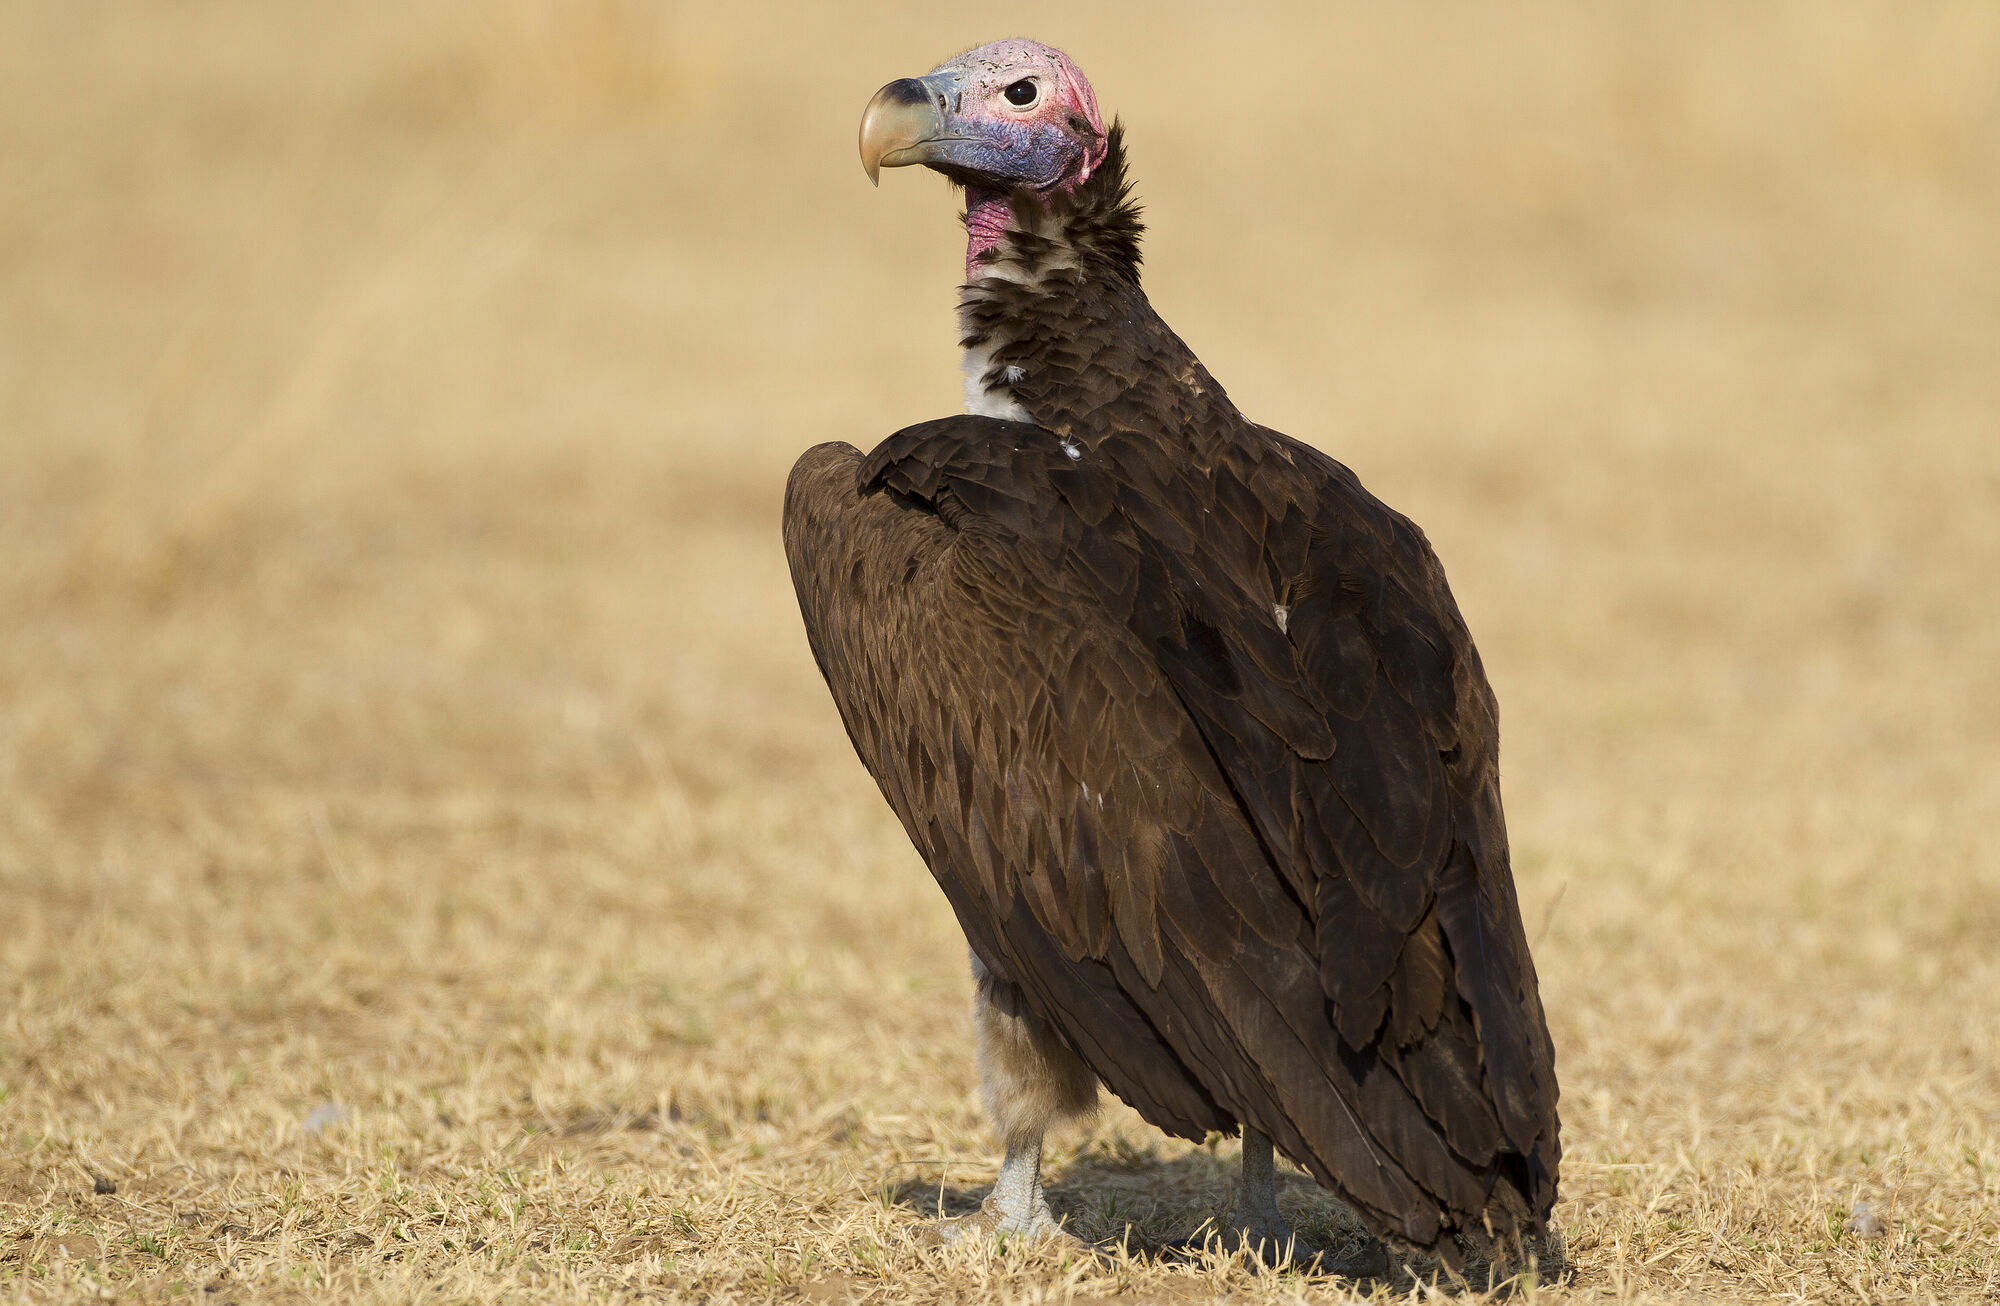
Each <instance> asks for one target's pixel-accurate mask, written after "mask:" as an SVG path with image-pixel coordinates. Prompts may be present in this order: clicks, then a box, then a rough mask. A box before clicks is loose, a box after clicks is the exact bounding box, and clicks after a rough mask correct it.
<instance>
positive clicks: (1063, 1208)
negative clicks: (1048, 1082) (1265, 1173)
mask: <svg viewBox="0 0 2000 1306" xmlns="http://www.w3.org/2000/svg"><path fill="white" fill-rule="evenodd" d="M1236 1166H1237V1162H1236V1158H1235V1155H1234V1154H1233V1153H1227V1154H1222V1155H1218V1154H1216V1153H1215V1152H1212V1151H1209V1150H1202V1151H1196V1152H1190V1153H1187V1154H1186V1155H1183V1156H1180V1157H1177V1158H1174V1159H1172V1160H1161V1159H1158V1158H1156V1157H1153V1156H1152V1155H1150V1154H1149V1153H1147V1152H1144V1151H1135V1150H1133V1149H1130V1148H1129V1147H1128V1146H1126V1145H1125V1144H1124V1140H1123V1139H1116V1140H1113V1142H1112V1144H1110V1145H1108V1146H1090V1147H1087V1148H1086V1149H1085V1150H1084V1151H1082V1152H1081V1153H1079V1154H1078V1155H1077V1156H1076V1157H1075V1158H1074V1159H1073V1160H1070V1161H1068V1162H1063V1163H1059V1164H1056V1165H1052V1166H1050V1167H1049V1169H1048V1170H1047V1172H1046V1173H1045V1174H1044V1180H1045V1182H1046V1184H1047V1191H1048V1199H1049V1209H1050V1210H1051V1211H1053V1212H1054V1213H1055V1216H1056V1218H1057V1219H1058V1220H1060V1221H1062V1223H1063V1226H1064V1227H1065V1228H1067V1229H1069V1230H1071V1231H1072V1232H1074V1233H1075V1234H1076V1235H1077V1236H1078V1237H1080V1238H1083V1239H1084V1240H1085V1241H1086V1242H1090V1243H1093V1244H1095V1245H1097V1246H1098V1247H1100V1248H1104V1249H1106V1250H1111V1249H1116V1248H1119V1247H1121V1246H1122V1247H1123V1248H1125V1249H1126V1250H1127V1251H1129V1252H1130V1254H1131V1255H1132V1256H1133V1257H1134V1258H1136V1259H1140V1260H1146V1261H1157V1262H1163V1263H1171V1262H1186V1261H1194V1260H1198V1259H1200V1258H1201V1257H1202V1256H1203V1255H1205V1254H1206V1253H1205V1252H1204V1251H1203V1250H1202V1244H1203V1240H1204V1239H1205V1238H1207V1237H1209V1236H1212V1235H1213V1234H1214V1233H1215V1231H1216V1230H1217V1229H1218V1228H1219V1227H1221V1225H1222V1222H1223V1220H1224V1218H1225V1217H1226V1215H1227V1214H1228V1212H1229V1210H1230V1205H1231V1203H1232V1201H1233V1200H1234V1198H1235V1194H1236V1173H1237V1171H1236ZM989 1187H990V1185H989V1184H987V1183H983V1182H982V1183H978V1184H957V1185H954V1184H950V1183H944V1182H941V1181H940V1180H938V1179H935V1178H930V1179H922V1178H911V1179H905V1180H902V1181H900V1182H897V1183H894V1184H892V1185H889V1186H887V1187H886V1188H885V1190H884V1196H885V1198H886V1200H887V1201H888V1202H889V1204H890V1205H892V1206H894V1207H897V1208H900V1209H901V1210H903V1211H906V1212H908V1213H909V1214H910V1215H912V1216H914V1217H916V1218H917V1219H920V1220H924V1221H931V1220H940V1219H950V1218H952V1217H954V1216H961V1215H969V1214H971V1213H972V1212H974V1211H977V1210H978V1209H979V1205H980V1203H981V1202H983V1201H984V1200H985V1199H986V1194H987V1191H988V1188H989ZM1278 1202H1279V1206H1280V1208H1281V1209H1282V1210H1283V1211H1284V1213H1285V1217H1286V1219H1288V1220H1289V1221H1290V1222H1291V1224H1292V1227H1293V1228H1294V1229H1295V1230H1296V1231H1297V1232H1298V1234H1299V1237H1300V1240H1301V1241H1302V1242H1307V1243H1310V1244H1311V1245H1312V1246H1315V1247H1319V1248H1323V1249H1324V1250H1325V1252H1326V1253H1327V1256H1328V1259H1329V1260H1337V1261H1352V1260H1354V1259H1356V1258H1358V1257H1359V1256H1360V1255H1361V1253H1362V1252H1363V1251H1364V1250H1365V1249H1366V1248H1367V1246H1368V1245H1369V1237H1368V1232H1367V1230H1366V1228H1365V1227H1364V1226H1363V1225H1362V1224H1361V1222H1360V1221H1359V1220H1358V1219H1357V1218H1355V1216H1354V1215H1353V1214H1352V1213H1351V1212H1350V1211H1348V1210H1347V1208H1346V1207H1345V1206H1343V1205H1342V1204H1341V1203H1340V1202H1339V1201H1337V1200H1336V1199H1335V1198H1333V1197H1332V1196H1331V1195H1330V1194H1328V1193H1327V1192H1326V1191H1325V1190H1324V1189H1322V1188H1321V1187H1320V1186H1319V1185H1318V1184H1316V1183H1314V1182H1313V1181H1312V1179H1311V1178H1309V1177H1308V1176H1306V1175H1303V1174H1299V1173H1296V1172H1292V1173H1280V1174H1279V1176H1278ZM1291 1272H1302V1273H1306V1274H1308V1275H1311V1274H1312V1273H1313V1271H1312V1270H1310V1269H1309V1268H1303V1267H1291ZM1462 1274H1463V1277H1460V1278H1458V1279H1457V1281H1456V1282H1454V1281H1453V1279H1454V1276H1452V1275H1451V1274H1450V1272H1449V1271H1447V1270H1446V1269H1445V1268H1444V1267H1443V1266H1442V1265H1441V1264H1440V1263H1438V1262H1436V1261H1433V1260H1431V1259H1430V1258H1428V1257H1422V1256H1414V1255H1394V1256H1392V1257H1391V1262H1390V1268H1389V1270H1388V1273H1387V1275H1386V1276H1385V1277H1384V1278H1381V1279H1364V1280H1352V1279H1349V1280H1348V1281H1350V1282H1353V1283H1355V1285H1356V1286H1357V1287H1359V1288H1362V1289H1366V1288H1369V1287H1373V1286H1375V1285H1376V1284H1378V1283H1379V1284H1381V1285H1383V1286H1387V1287H1391V1288H1395V1289H1407V1288H1409V1287H1410V1286H1412V1282H1413V1281H1415V1282H1421V1283H1425V1284H1434V1285H1435V1286H1436V1287H1437V1288H1438V1289H1440V1290H1442V1291H1444V1292H1447V1293H1452V1292H1457V1291H1462V1290H1467V1289H1470V1288H1473V1287H1475V1286H1484V1285H1485V1284H1487V1283H1488V1282H1489V1275H1488V1271H1487V1267H1486V1266H1485V1265H1484V1264H1483V1263H1480V1262H1477V1261H1474V1260H1470V1259H1468V1262H1467V1264H1466V1265H1465V1266H1464V1269H1463V1272H1462ZM1571 1274H1572V1272H1571V1271H1570V1269H1569V1267H1568V1266H1567V1264H1566V1262H1565V1261H1564V1260H1563V1258H1562V1257H1561V1254H1560V1251H1559V1250H1558V1252H1557V1254H1556V1255H1555V1256H1554V1257H1550V1256H1547V1255H1544V1256H1543V1257H1542V1258H1541V1263H1540V1267H1539V1278H1540V1280H1541V1281H1542V1282H1543V1283H1549V1282H1554V1281H1567V1280H1568V1279H1569V1278H1570V1277H1571ZM1315 1277H1316V1276H1315ZM1326 1277H1329V1278H1342V1279H1347V1278H1348V1276H1344V1275H1338V1274H1331V1273H1329V1274H1327V1275H1326ZM1495 1277H1498V1276H1495Z"/></svg>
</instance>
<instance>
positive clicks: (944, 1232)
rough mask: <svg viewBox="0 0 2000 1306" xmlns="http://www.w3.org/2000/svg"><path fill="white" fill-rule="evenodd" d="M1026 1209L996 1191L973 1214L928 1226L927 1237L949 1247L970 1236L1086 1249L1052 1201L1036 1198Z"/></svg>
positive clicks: (939, 1245)
mask: <svg viewBox="0 0 2000 1306" xmlns="http://www.w3.org/2000/svg"><path fill="white" fill-rule="evenodd" d="M1023 1205H1024V1209H1012V1208H1010V1206H1009V1204H1008V1203H1005V1202H1003V1201H1002V1200H1001V1198H1000V1195H999V1194H998V1193H995V1194H993V1195H991V1196H989V1197H988V1198H987V1199H986V1200H985V1201H984V1202H982V1203H980V1206H979V1209H978V1210H977V1211H974V1212H973V1213H972V1214H971V1215H960V1216H955V1217H953V1218H952V1219H949V1220H939V1221H937V1222H935V1223H934V1224H930V1225H927V1226H925V1228H924V1232H923V1240H924V1241H925V1242H926V1243H929V1244H930V1245H931V1246H933V1247H945V1246H949V1245H951V1244H952V1243H956V1242H963V1241H965V1240H967V1239H972V1240H974V1241H993V1242H1000V1243H1005V1242H1009V1241H1012V1240H1014V1239H1020V1240H1022V1241H1024V1242H1035V1243H1039V1242H1054V1243H1057V1244H1059V1245H1060V1246H1061V1247H1063V1248H1064V1249H1065V1250H1073V1251H1084V1250H1086V1249H1087V1248H1088V1247H1089V1244H1088V1243H1086V1242H1084V1241H1083V1240H1082V1239H1081V1238H1078V1237H1077V1236H1076V1235H1075V1234H1073V1233H1070V1232H1068V1231H1066V1230H1065V1229H1064V1228H1063V1227H1062V1226H1061V1225H1060V1224H1057V1223H1056V1218H1055V1216H1054V1215H1052V1214H1050V1212H1049V1207H1048V1203H1046V1202H1042V1201H1036V1202H1035V1203H1033V1204H1032V1205H1025V1204H1023Z"/></svg>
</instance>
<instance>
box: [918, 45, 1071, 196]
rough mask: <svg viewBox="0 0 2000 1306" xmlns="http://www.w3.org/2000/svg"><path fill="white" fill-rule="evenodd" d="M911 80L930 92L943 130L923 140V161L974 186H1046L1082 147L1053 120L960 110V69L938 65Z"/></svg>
mask: <svg viewBox="0 0 2000 1306" xmlns="http://www.w3.org/2000/svg"><path fill="white" fill-rule="evenodd" d="M910 81H911V82H913V83H915V84H916V85H918V86H922V87H924V88H925V90H926V91H928V92H929V95H930V100H931V103H932V104H933V105H935V106H936V107H937V109H938V112H939V116H940V117H941V118H942V120H943V123H942V125H943V128H944V131H943V132H941V133H940V134H939V135H936V136H933V137H931V138H929V139H928V140H926V141H924V142H923V144H922V146H921V149H922V152H923V153H922V160H921V161H922V162H923V163H925V164H927V165H929V166H930V167H932V168H935V169H937V170H938V171H939V172H942V173H943V174H945V175H946V176H947V177H950V178H951V179H952V180H953V181H956V182H959V183H961V184H963V185H966V186H972V187H997V188H999V189H1003V190H1004V189H1012V188H1014V187H1026V188H1027V189H1030V190H1046V189H1048V188H1049V187H1050V186H1053V185H1055V184H1056V182H1058V181H1060V180H1061V179H1062V178H1063V177H1064V176H1065V175H1067V174H1068V173H1069V171H1070V169H1071V168H1073V167H1074V166H1075V165H1076V163H1077V160H1078V157H1079V156H1080V155H1081V154H1082V153H1083V146H1082V144H1081V143H1080V142H1079V141H1078V140H1077V139H1076V137H1074V136H1072V135H1071V134H1070V133H1068V132H1066V131H1064V130H1063V129H1062V128H1061V127H1059V126H1057V125H1056V124H1055V123H1052V122H1042V121H1034V122H1026V121H1021V120H1019V119H1004V120H993V119H969V118H962V117H960V116H959V115H958V112H957V111H958V108H959V98H960V86H959V82H960V79H959V74H957V73H955V72H947V71H939V72H935V73H932V74H930V75H929V76H927V77H916V78H911V79H910Z"/></svg>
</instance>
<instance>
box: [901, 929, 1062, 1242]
mask: <svg viewBox="0 0 2000 1306" xmlns="http://www.w3.org/2000/svg"><path fill="white" fill-rule="evenodd" d="M972 974H973V978H974V979H975V980H977V982H978V986H979V996H978V998H977V999H976V1001H975V1007H974V1011H973V1021H974V1023H975V1024H976V1025H977V1026H978V1029H979V1078H980V1083H981V1086H982V1087H983V1088H984V1089H985V1093H986V1110H987V1113H988V1114H989V1115H990V1116H992V1118H993V1123H994V1124H996V1125H998V1126H999V1127H1000V1136H1001V1138H1002V1139H1003V1140H1004V1141H1005V1142H1006V1144H1007V1159H1006V1160H1005V1161H1003V1162H1002V1163H1001V1165H1000V1178H999V1179H998V1181H996V1182H995V1183H994V1185H993V1191H992V1192H991V1193H989V1194H988V1195H987V1198H986V1201H985V1202H984V1203H983V1204H982V1205H981V1206H980V1208H979V1210H978V1211H977V1212H976V1213H975V1214H972V1215H965V1216H959V1217H958V1218H956V1219H952V1220H941V1221H939V1222H938V1223H937V1224H935V1225H933V1226H932V1227H931V1236H932V1237H933V1239H934V1240H936V1241H939V1242H955V1241H957V1240H958V1239H960V1238H962V1237H965V1236H966V1235H968V1234H978V1235H983V1236H986V1237H1003V1238H1034V1239H1041V1238H1060V1239H1063V1240H1064V1241H1067V1242H1072V1243H1074V1242H1076V1241H1077V1239H1076V1238H1074V1237H1073V1236H1072V1235H1070V1234H1067V1233H1064V1232H1063V1229H1062V1226H1061V1225H1059V1224H1057V1223H1056V1218H1055V1216H1054V1215H1053V1214H1051V1213H1050V1211H1049V1203H1048V1199H1047V1198H1046V1197H1044V1196H1043V1194H1042V1135H1043V1134H1044V1133H1046V1132H1047V1130H1048V1127H1049V1126H1050V1125H1051V1124H1054V1123H1055V1122H1056V1121H1058V1120H1063V1119H1068V1118H1071V1117H1075V1116H1080V1115H1084V1114H1087V1113H1088V1112H1090V1111H1091V1110H1092V1109H1094V1108H1095V1107H1096V1105H1097V1078H1096V1076H1094V1075H1092V1074H1091V1072H1090V1068H1089V1067H1088V1066H1085V1065H1084V1064H1083V1062H1082V1061H1081V1060H1080V1059H1078V1057H1077V1055H1076V1053H1074V1052H1072V1051H1070V1049H1069V1047H1068V1045H1067V1044H1065V1043H1064V1042H1063V1041H1062V1040H1061V1038H1059V1037H1057V1035H1056V1032H1055V1031H1054V1030H1053V1029H1051V1028H1049V1026H1048V1025H1047V1024H1046V1023H1045V1022H1044V1021H1042V1020H1041V1019H1040V1018H1039V1017H1037V1016H1036V1015H1035V1014H1034V1013H1033V1012H1031V1011H1029V1010H1028V1009H1027V1007H1026V1006H1024V1005H1023V1004H1022V1002H1021V993H1020V990H1019V989H1017V988H1015V987H1014V986H1013V985H1012V984H1009V983H1007V982H1006V981H1004V980H1002V979H1000V978H999V977H998V976H996V975H994V974H993V973H992V972H991V971H989V970H988V969H987V968H986V967H985V966H984V965H983V964H981V962H980V960H979V958H978V957H977V956H976V955H975V956H974V957H973V958H972Z"/></svg>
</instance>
